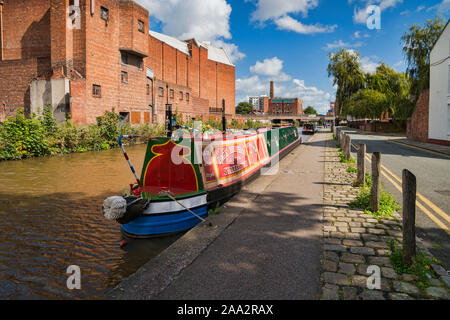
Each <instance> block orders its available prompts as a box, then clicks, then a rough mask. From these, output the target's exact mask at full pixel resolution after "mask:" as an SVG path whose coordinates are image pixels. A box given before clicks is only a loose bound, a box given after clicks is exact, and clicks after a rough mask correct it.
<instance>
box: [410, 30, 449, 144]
mask: <svg viewBox="0 0 450 320" xmlns="http://www.w3.org/2000/svg"><path fill="white" fill-rule="evenodd" d="M449 40H450V25H449V22H447V25H446V26H445V28H444V30H443V31H442V33H441V35H440V37H439V39H438V40H437V42H436V43H435V45H434V46H433V48H432V50H431V53H430V89H429V90H426V91H424V92H422V94H421V95H420V97H419V100H418V101H417V105H416V107H415V109H414V113H413V115H412V117H411V119H410V120H409V121H408V125H407V135H408V138H409V139H413V140H418V141H423V142H430V143H437V144H442V145H450V47H449Z"/></svg>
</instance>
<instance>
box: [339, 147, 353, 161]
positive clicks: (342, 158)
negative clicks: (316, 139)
mask: <svg viewBox="0 0 450 320" xmlns="http://www.w3.org/2000/svg"><path fill="white" fill-rule="evenodd" d="M338 151H339V155H338V156H339V158H340V161H341V162H342V163H355V162H356V161H355V159H354V158H353V157H352V156H350V160H347V157H346V156H345V154H344V152H343V151H342V149H341V147H338Z"/></svg>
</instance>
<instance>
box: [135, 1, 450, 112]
mask: <svg viewBox="0 0 450 320" xmlns="http://www.w3.org/2000/svg"><path fill="white" fill-rule="evenodd" d="M135 1H136V2H138V3H139V4H141V5H143V6H144V7H145V8H147V9H148V10H149V12H150V29H151V30H154V31H157V32H161V33H165V34H168V35H170V36H174V37H176V38H179V39H181V40H185V39H190V38H193V37H194V38H196V39H198V40H201V41H210V42H211V43H212V44H213V45H215V46H217V47H223V48H224V49H225V50H226V51H227V53H228V55H229V56H230V58H231V59H232V62H233V63H234V64H235V66H236V104H237V103H239V102H241V101H248V97H249V96H259V95H269V82H270V80H273V81H275V95H276V96H278V97H300V98H301V99H302V100H303V106H304V108H305V107H307V106H313V107H315V108H316V110H317V111H319V113H326V112H327V110H328V109H329V105H330V102H331V101H334V99H335V95H336V88H335V87H333V83H332V79H330V78H329V77H328V72H327V66H328V62H329V59H328V55H329V53H332V52H335V51H338V50H340V49H341V48H345V49H347V50H357V51H359V52H360V54H361V57H360V63H361V66H362V68H363V70H364V71H365V72H374V71H375V69H376V67H377V65H379V63H380V62H386V63H387V64H388V65H390V66H391V67H393V68H394V69H396V70H397V71H399V72H403V71H405V69H406V63H405V59H404V56H403V55H402V45H401V36H402V35H403V34H404V33H405V32H406V31H407V30H408V29H409V28H410V27H411V26H412V25H413V24H424V23H425V22H426V20H427V19H433V18H434V17H435V16H436V15H437V14H440V15H442V16H443V17H444V18H445V19H448V17H449V13H450V0H135ZM372 5H375V6H377V8H378V9H376V10H379V12H380V19H379V21H380V26H379V27H380V28H379V29H376V28H371V29H370V28H369V26H371V25H373V21H375V20H374V19H373V14H374V13H375V12H376V11H374V10H371V11H370V12H369V14H368V13H367V8H368V7H369V6H372ZM372 9H374V8H372ZM368 20H369V22H370V23H369V26H368V23H367V21H368Z"/></svg>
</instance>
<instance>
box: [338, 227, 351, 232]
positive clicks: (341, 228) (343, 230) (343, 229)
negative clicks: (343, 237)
mask: <svg viewBox="0 0 450 320" xmlns="http://www.w3.org/2000/svg"><path fill="white" fill-rule="evenodd" d="M338 231H339V232H343V233H347V232H348V231H349V229H348V228H347V227H338Z"/></svg>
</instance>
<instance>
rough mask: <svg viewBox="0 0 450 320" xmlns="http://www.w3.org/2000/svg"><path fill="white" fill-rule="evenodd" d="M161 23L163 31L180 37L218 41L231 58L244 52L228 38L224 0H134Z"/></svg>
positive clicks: (229, 7) (229, 10) (227, 16)
mask: <svg viewBox="0 0 450 320" xmlns="http://www.w3.org/2000/svg"><path fill="white" fill-rule="evenodd" d="M135 1H136V2H137V3H139V4H140V5H142V6H143V7H145V8H146V9H147V10H148V11H149V12H150V20H152V19H156V20H157V21H160V22H161V23H162V32H163V33H165V34H168V35H170V36H173V37H176V38H178V39H181V40H186V39H191V38H196V39H198V40H201V41H210V42H211V43H213V44H214V45H216V44H215V43H219V44H220V46H221V47H224V48H225V50H227V53H228V55H229V56H230V58H232V59H233V58H234V59H235V60H234V62H235V61H237V60H239V59H242V58H243V57H244V56H245V55H244V54H243V53H241V52H239V48H238V47H237V46H236V45H235V44H232V43H226V42H224V39H225V40H230V39H231V38H232V37H231V32H230V14H231V10H232V8H231V6H230V5H229V4H228V3H227V1H226V0H208V1H204V0H189V1H185V0H135Z"/></svg>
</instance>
